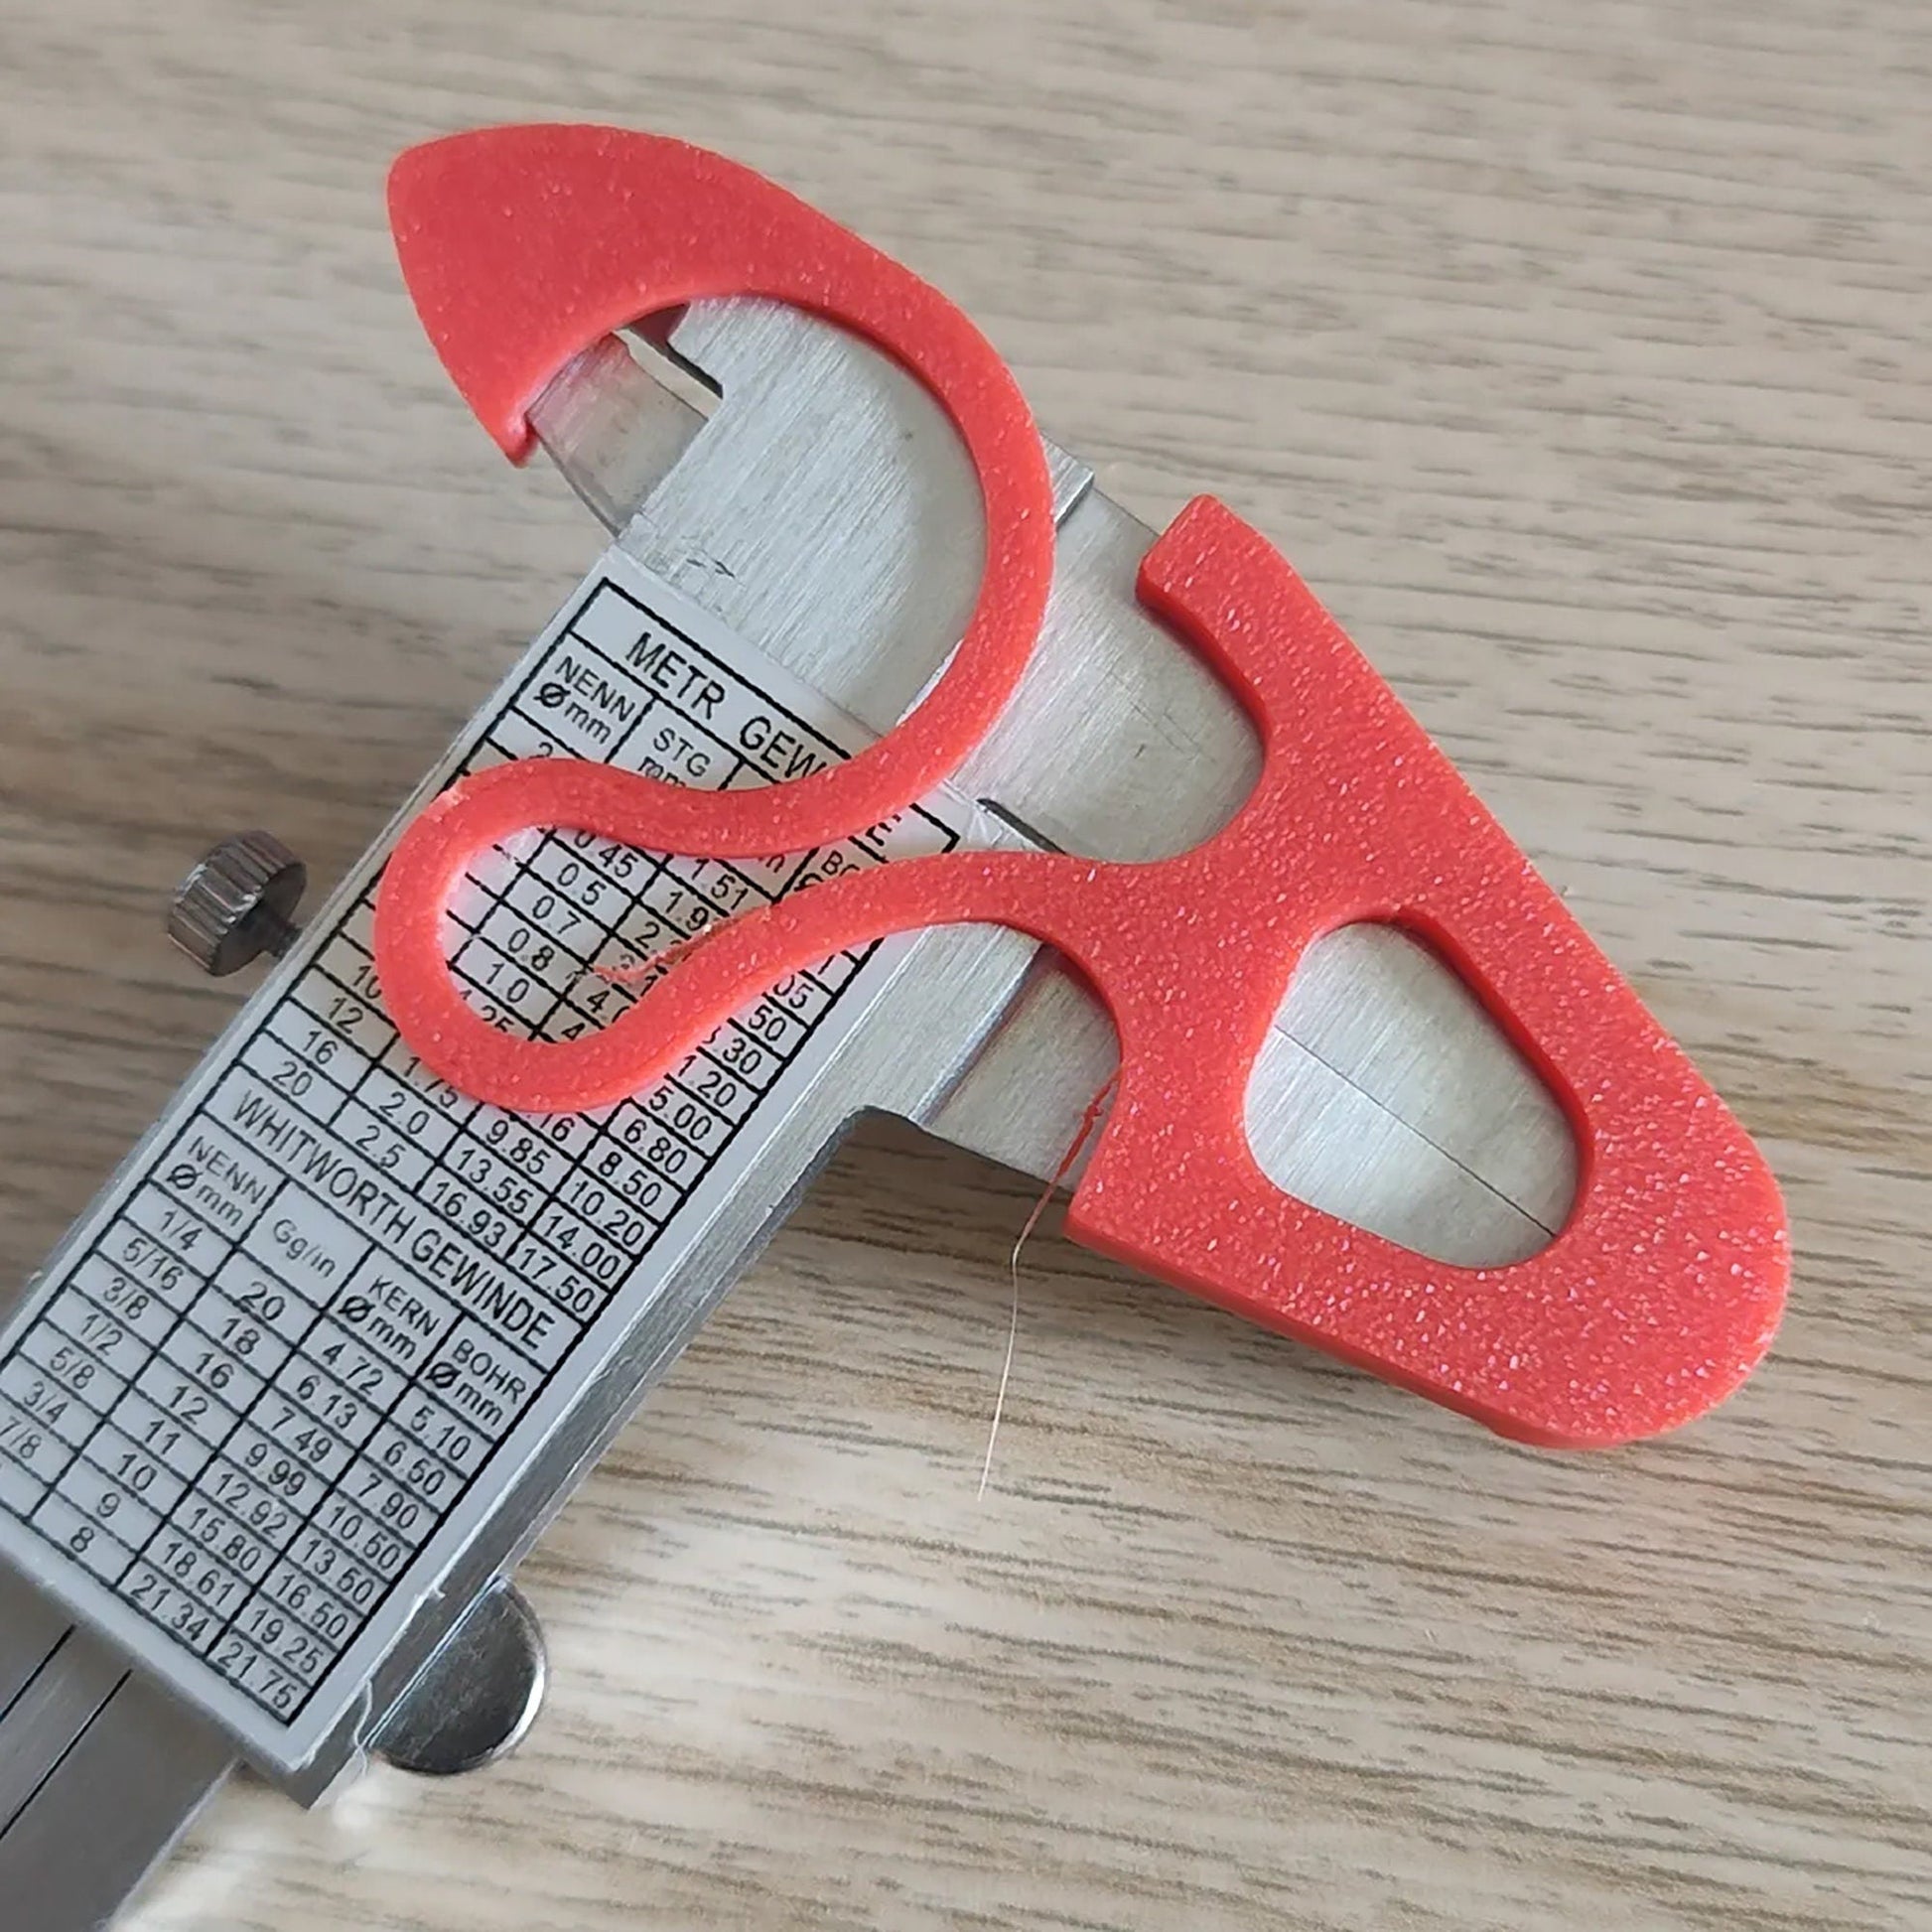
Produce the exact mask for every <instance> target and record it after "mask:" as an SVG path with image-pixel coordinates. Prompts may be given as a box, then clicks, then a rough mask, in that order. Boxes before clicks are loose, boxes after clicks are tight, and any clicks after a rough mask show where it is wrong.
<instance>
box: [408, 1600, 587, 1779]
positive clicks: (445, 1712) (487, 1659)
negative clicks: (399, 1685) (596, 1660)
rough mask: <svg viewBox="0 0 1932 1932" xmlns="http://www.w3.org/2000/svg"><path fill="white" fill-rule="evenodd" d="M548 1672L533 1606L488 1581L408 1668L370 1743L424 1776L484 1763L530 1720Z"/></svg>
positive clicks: (519, 1738)
mask: <svg viewBox="0 0 1932 1932" xmlns="http://www.w3.org/2000/svg"><path fill="white" fill-rule="evenodd" d="M549 1674H550V1663H549V1659H548V1657H547V1655H546V1654H545V1651H544V1647H543V1630H542V1627H541V1626H540V1625H539V1624H538V1622H537V1619H536V1612H535V1611H534V1610H532V1609H531V1608H530V1606H529V1604H528V1603H526V1602H525V1601H524V1600H523V1597H522V1595H521V1594H520V1593H519V1592H518V1591H517V1590H516V1588H515V1587H513V1586H511V1585H509V1584H506V1583H499V1584H496V1585H494V1586H493V1587H491V1588H489V1589H488V1590H485V1591H484V1593H483V1595H482V1596H480V1597H478V1598H477V1601H476V1603H475V1604H474V1605H473V1606H472V1607H471V1611H470V1614H469V1615H468V1616H466V1617H465V1618H464V1619H463V1621H462V1622H461V1623H459V1624H458V1625H457V1627H456V1628H455V1629H454V1630H452V1631H451V1632H450V1634H449V1635H448V1636H447V1637H445V1638H444V1640H443V1642H442V1643H441V1644H440V1645H439V1646H438V1647H437V1650H436V1653H435V1655H434V1656H432V1657H431V1658H430V1660H429V1662H428V1663H427V1664H425V1665H424V1666H423V1668H422V1669H421V1670H420V1671H418V1672H417V1673H416V1678H415V1681H414V1682H413V1683H412V1684H411V1685H410V1687H409V1689H408V1690H406V1691H405V1692H404V1693H403V1694H402V1697H401V1699H400V1701H399V1702H398V1703H397V1705H396V1707H395V1709H394V1710H393V1711H391V1712H390V1713H389V1715H388V1717H387V1718H385V1719H384V1720H383V1722H382V1726H381V1728H380V1729H379V1730H377V1732H376V1733H375V1737H374V1740H373V1741H374V1748H375V1750H376V1751H377V1753H378V1754H379V1755H381V1756H383V1757H386V1758H387V1759H388V1760H389V1762H390V1763H391V1764H393V1765H395V1766H396V1767H397V1769H398V1770H403V1771H416V1772H419V1773H421V1774H422V1775H424V1776H426V1777H451V1776H454V1775H455V1774H456V1773H457V1772H459V1771H475V1770H478V1769H480V1768H481V1767H482V1766H483V1765H485V1764H492V1763H494V1762H495V1760H496V1759H497V1758H499V1757H501V1756H502V1755H503V1753H504V1752H505V1751H507V1750H510V1749H512V1748H513V1747H514V1746H515V1745H517V1744H518V1743H520V1742H521V1741H522V1739H523V1734H524V1733H525V1732H526V1731H527V1730H528V1729H529V1728H530V1725H532V1724H533V1723H534V1722H535V1720H536V1715H537V1709H538V1707H539V1706H540V1705H541V1704H542V1703H543V1687H544V1683H545V1681H546V1680H547V1678H548V1677H549Z"/></svg>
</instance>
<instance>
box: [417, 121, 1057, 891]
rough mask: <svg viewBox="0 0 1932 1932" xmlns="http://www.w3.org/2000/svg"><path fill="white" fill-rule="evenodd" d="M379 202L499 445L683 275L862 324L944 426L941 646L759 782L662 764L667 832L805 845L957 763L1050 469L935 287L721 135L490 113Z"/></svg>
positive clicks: (520, 440) (665, 303) (875, 813)
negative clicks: (958, 513)
mask: <svg viewBox="0 0 1932 1932" xmlns="http://www.w3.org/2000/svg"><path fill="white" fill-rule="evenodd" d="M389 220H390V225H391V227H392V228H393V230H394V232H395V238H396V253H397V256H398V258H399V259H400V261H401V263H402V271H403V279H404V280H405V281H406V282H407V283H408V285H409V293H410V296H411V298H412V299H413V300H414V302H415V304H416V310H417V313H418V314H419V315H420V316H421V317H422V320H423V327H424V328H425V329H426V330H427V331H428V332H429V338H430V341H431V342H432V343H433V344H434V345H435V346H436V351H437V353H438V354H439V355H440V356H441V357H442V358H443V365H444V367H445V368H447V369H448V370H449V372H450V374H451V376H452V378H453V379H454V380H455V382H456V385H457V387H458V389H459V390H461V391H462V393H463V396H464V398H465V400H466V401H468V402H469V404H470V406H471V408H473V409H474V410H475V411H476V412H477V415H478V417H479V418H480V420H481V421H482V423H483V427H484V428H485V429H486V430H488V431H489V433H490V435H491V436H493V437H494V438H495V439H496V441H497V443H498V444H499V445H500V446H501V448H502V449H503V450H504V452H505V453H506V454H507V455H509V456H510V457H511V458H512V459H513V460H515V461H518V462H521V461H522V459H523V458H524V457H525V456H526V455H527V454H528V453H529V450H530V447H531V433H530V426H529V423H528V421H527V419H526V415H525V412H526V411H527V410H528V408H529V406H530V404H531V402H532V401H534V400H535V398H536V397H537V395H538V394H539V393H541V391H542V389H543V387H544V385H545V384H546V383H547V382H549V381H550V379H551V378H552V377H553V376H554V375H556V373H557V372H558V371H559V370H560V369H561V368H562V367H563V366H564V364H565V363H566V362H568V361H569V360H570V359H571V357H572V356H574V355H576V354H578V353H580V352H581V351H582V350H584V349H586V348H588V347H589V346H590V345H592V344H593V343H595V342H596V341H597V340H598V339H599V338H600V337H602V336H605V335H608V334H609V333H610V332H611V331H612V330H615V329H621V328H623V327H625V326H626V325H628V324H630V323H633V322H637V321H640V320H641V319H643V318H644V317H646V316H652V315H657V314H661V313H662V312H663V311H665V310H667V309H674V308H677V307H679V306H681V305H682V304H684V303H688V302H693V301H696V300H698V299H699V298H700V297H703V296H724V295H755V296H767V297H770V298H772V299H774V300H777V301H781V302H790V303H794V304H796V305H797V306H798V307H800V308H804V309H809V310H811V311H813V312H814V313H816V314H819V315H823V316H828V317H830V318H831V319H832V320H833V321H834V322H838V323H841V324H843V325H844V326H845V327H846V328H848V329H851V330H853V331H855V332H856V333H857V334H859V335H861V336H864V337H865V338H867V340H868V341H870V342H873V343H875V344H877V345H879V346H880V347H881V348H883V349H885V350H887V352H888V353H890V354H892V355H894V356H896V357H897V359H898V360H899V361H900V362H902V363H903V364H904V365H905V367H906V368H907V369H909V370H910V371H911V372H912V374H914V375H915V376H917V377H918V378H919V380H920V381H921V382H922V383H924V384H925V386H926V388H927V389H929V390H930V391H931V393H932V395H933V397H934V399H935V400H936V401H937V402H938V404H939V405H940V407H941V408H942V409H943V410H944V411H945V412H946V415H947V416H948V418H949V419H950V420H951V422H952V424H953V427H954V428H955V429H956V430H957V431H958V432H959V436H960V440H961V441H962V442H963V443H964V444H965V446H966V452H967V455H968V456H969V457H970V458H971V459H972V463H973V468H974V469H975V471H976V472H977V473H978V476H979V484H980V493H981V497H982V500H983V503H984V506H985V512H986V561H985V566H984V570H983V574H982V578H981V583H980V590H979V596H978V598H977V600H976V601H975V603H974V606H973V611H972V615H971V617H970V618H969V619H968V620H967V624H966V630H965V634H964V635H963V636H962V637H961V639H960V642H959V647H958V649H957V650H956V651H955V652H954V653H953V656H952V660H951V662H950V663H948V664H947V666H946V668H945V670H944V672H943V673H942V675H941V676H940V677H939V679H938V680H937V682H936V683H934V685H933V686H932V688H931V689H930V690H929V691H928V692H927V693H926V695H925V696H924V698H922V699H921V700H920V702H919V703H918V705H917V706H916V707H915V708H914V709H913V710H912V711H911V712H910V713H909V714H908V715H907V716H906V718H905V719H904V720H903V721H902V722H901V723H900V724H899V726H898V728H897V730H896V731H894V732H892V733H891V734H890V735H889V736H887V737H885V738H882V739H881V740H880V741H879V742H878V743H877V744H876V745H873V746H871V747H869V748H868V749H867V750H866V751H864V752H862V753H861V754H860V755H859V756H858V757H857V758H855V759H850V760H848V761H847V762H846V763H844V764H841V765H835V766H832V767H830V768H828V769H826V770H823V771H819V772H816V773H814V774H813V775H812V776H810V777H806V778H798V779H795V780H793V781H791V782H790V783H787V784H782V785H774V786H771V787H768V788H767V789H765V790H762V791H757V792H751V791H734V792H718V793H712V792H698V791H690V790H685V789H682V788H680V787H677V786H673V785H668V784H667V785H664V786H663V787H662V790H663V792H664V796H663V797H662V798H661V799H660V800H659V801H658V809H659V811H660V813H661V816H662V820H663V823H664V824H665V825H666V826H667V827H671V828H675V829H674V832H673V836H672V841H671V842H672V844H673V846H674V847H675V849H676V850H678V851H698V850H700V849H702V850H703V851H705V852H708V853H711V854H713V855H715V856H717V857H719V858H729V857H744V856H748V855H751V854H756V853H764V852H793V851H803V850H805V849H806V848H808V847H810V846H814V845H823V844H827V843H829V842H830V841H832V840H834V839H839V838H843V837H844V836H845V835H846V834H847V833H849V832H851V831H853V830H855V829H856V828H858V827H860V826H864V825H876V824H877V823H879V821H880V820H881V819H885V818H890V817H891V816H892V814H893V813H894V812H896V811H897V810H898V809H899V807H900V806H902V805H904V804H906V803H907V802H909V801H910V800H911V799H913V798H917V797H919V796H921V795H922V794H924V793H925V792H927V791H930V790H931V789H932V787H933V786H934V785H936V784H939V783H941V782H942V781H943V780H944V779H946V778H947V777H949V776H951V774H952V773H953V772H954V771H955V770H957V769H958V767H959V765H960V764H961V763H963V762H964V760H965V759H966V756H967V754H968V753H969V752H970V751H971V750H972V749H973V747H974V746H975V745H976V744H978V743H979V741H980V740H981V739H982V738H983V737H984V736H985V735H986V733H987V731H988V730H989V729H990V727H991V726H992V723H993V721H994V719H995V718H997V717H998V716H999V714H1000V711H1001V709H1002V707H1003V706H1004V705H1005V703H1006V701H1007V699H1008V698H1009V697H1010V696H1011V695H1012V692H1013V687H1014V686H1015V684H1017V683H1018V682H1019V679H1020V674H1021V672H1022V671H1023V670H1024V669H1025V668H1026V664H1027V658H1028V655H1029V653H1030V652H1031V651H1032V649H1033V644H1034V638H1035V635H1036V634H1037V632H1038V629H1039V620H1040V616H1041V614H1042V612H1043V611H1044V610H1045V608H1046V592H1047V587H1048V584H1049V583H1050V581H1051V578H1052V570H1053V507H1052V488H1051V484H1050V483H1049V480H1048V478H1047V473H1046V457H1045V453H1044V452H1043V451H1042V450H1041V448H1040V443H1039V436H1038V433H1037V432H1036V431H1035V428H1034V421H1033V416H1032V414H1031V412H1030V411H1029V410H1028V408H1027V403H1026V398H1025V397H1024V396H1022V394H1021V393H1020V388H1019V385H1018V384H1017V383H1016V382H1015V381H1014V379H1013V376H1012V373H1011V372H1010V371H1009V370H1008V368H1007V365H1006V363H1005V362H1004V361H1002V360H1001V358H1000V355H999V352H998V351H997V350H996V349H995V348H994V347H993V345H991V344H990V343H989V342H988V341H987V340H986V338H985V337H984V336H982V335H981V334H980V332H979V331H978V330H977V329H975V328H974V327H973V325H972V323H971V322H969V321H968V320H967V318H966V317H965V316H964V315H963V314H961V312H960V311H959V310H958V309H957V308H955V307H954V306H953V304H952V303H950V302H948V301H947V300H946V298H945V297H944V296H943V295H941V294H940V293H939V292H938V291H937V290H936V289H934V288H932V287H930V286H929V285H928V284H926V283H924V282H922V281H920V280H919V278H918V277H917V276H916V275H914V274H913V273H912V272H911V271H910V270H909V269H906V268H902V267H900V266H899V264H898V263H897V262H896V261H894V260H893V259H892V257H891V256H890V255H882V254H881V253H880V252H879V250H878V249H877V248H874V247H872V246H871V245H870V244H869V243H867V242H864V241H861V240H860V239H859V237H858V236H857V235H855V234H853V233H851V232H850V230H848V229H845V228H842V227H840V226H839V224H838V223H837V222H836V221H833V220H830V219H829V218H828V217H827V216H825V215H823V214H821V213H819V211H818V210H817V209H816V208H814V207H808V206H807V205H806V204H805V203H803V202H801V201H799V200H798V198H797V197H796V196H795V195H788V194H786V193H785V191H784V190H783V189H782V188H779V187H776V186H775V185H774V184H773V183H771V182H768V181H766V180H765V179H764V178H763V177H762V176H761V175H756V174H754V173H753V172H752V171H751V169H749V168H743V167H740V166H739V165H738V163H737V162H735V161H727V160H725V159H724V157H723V156H722V155H715V154H708V153H706V152H705V150H704V149H702V148H694V147H690V146H687V145H686V144H685V143H684V142H682V141H671V140H666V139H664V138H663V137H662V136H659V135H651V134H631V133H627V132H625V131H624V130H622V129H621V128H613V127H563V126H548V125H544V126H531V127H490V128H480V129H478V130H476V131H475V132H473V133H469V134H453V135H450V136H448V137H447V138H446V139H444V140H441V141H431V142H428V143H426V144H425V145H424V146H422V147H418V148H411V149H409V150H408V152H406V153H405V154H403V155H401V156H400V157H399V158H398V159H397V161H396V163H395V166H394V167H393V168H392V169H391V170H390V174H389Z"/></svg>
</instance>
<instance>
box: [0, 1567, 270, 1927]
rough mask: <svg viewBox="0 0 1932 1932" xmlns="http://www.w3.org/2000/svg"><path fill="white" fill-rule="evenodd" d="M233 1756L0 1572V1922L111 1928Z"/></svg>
mask: <svg viewBox="0 0 1932 1932" xmlns="http://www.w3.org/2000/svg"><path fill="white" fill-rule="evenodd" d="M233 1758H234V1753H233V1749H232V1747H231V1746H230V1745H229V1744H228V1743H227V1742H226V1741H225V1740H224V1739H223V1738H222V1737H221V1736H220V1734H219V1733H218V1732H217V1731H216V1730H215V1729H214V1728H213V1727H212V1726H211V1725H207V1724H206V1723H204V1722H203V1721H202V1720H201V1719H200V1718H198V1717H196V1716H195V1715H194V1714H193V1713H192V1712H191V1711H189V1710H188V1709H187V1708H186V1707H185V1706H184V1705H182V1704H180V1703H179V1702H178V1701H176V1700H175V1699H172V1698H169V1697H166V1696H164V1695H163V1694H162V1693H161V1692H159V1691H156V1690H155V1689H153V1688H152V1687H151V1686H150V1685H148V1684H146V1683H145V1682H143V1681H142V1680H141V1679H139V1678H136V1677H134V1676H132V1675H131V1674H130V1673H129V1671H128V1668H127V1666H126V1664H125V1663H124V1662H123V1661H122V1660H121V1659H120V1657H119V1656H118V1655H116V1654H115V1653H114V1652H112V1651H110V1650H109V1649H108V1648H107V1646H106V1645H105V1644H103V1643H101V1642H99V1641H98V1640H97V1639H96V1638H94V1637H93V1636H91V1635H90V1634H89V1633H88V1632H87V1631H85V1630H83V1629H80V1628H77V1627H74V1626H71V1625H69V1622H68V1619H67V1618H66V1617H65V1616H63V1615H62V1614H61V1613H60V1612H59V1611H57V1610H56V1609H55V1608H54V1607H53V1606H52V1605H51V1604H50V1603H49V1602H48V1601H47V1599H46V1598H44V1597H42V1596H41V1595H40V1594H39V1593H38V1592H37V1591H35V1590H33V1589H31V1588H30V1587H28V1586H27V1585H25V1584H23V1583H20V1582H18V1581H17V1580H15V1579H14V1578H12V1577H9V1576H7V1575H5V1574H0V1926H6V1927H8V1928H14V1927H18V1928H19V1929H20V1932H95V1928H96V1927H99V1926H102V1925H105V1924H106V1923H107V1921H108V1920H109V1919H110V1918H111V1917H112V1916H113V1914H114V1913H115V1912H116V1911H117V1910H118V1909H119V1908H120V1906H121V1904H122V1903H123V1901H124V1900H125V1899H126V1898H127V1897H128V1895H129V1894H130V1893H131V1892H133V1891H134V1890H135V1889H136V1887H138V1886H139V1884H140V1883H141V1881H142V1879H143V1878H145V1877H146V1876H147V1874H148V1872H149V1871H150V1870H151V1869H152V1868H153V1867H154V1865H155V1864H156V1863H158V1862H159V1861H160V1860H161V1859H162V1858H163V1857H164V1856H165V1855H166V1854H167V1851H168V1848H169V1847H170V1846H171V1845H173V1843H174V1842H175V1840H176V1839H177V1838H178V1837H179V1836H180V1835H181V1833H182V1832H183V1831H184V1830H185V1829H186V1827H187V1825H188V1823H189V1821H190V1820H191V1819H192V1818H193V1817H194V1816H195V1814H196V1812H198V1811H199V1810H200V1809H201V1807H202V1805H203V1804H204V1803H205V1802H206V1801H207V1798H208V1796H209V1795H210V1793H212V1792H213V1790H214V1789H215V1787H216V1786H217V1785H218V1784H219V1783H220V1782H221V1780H222V1779H223V1778H224V1777H225V1776H226V1775H227V1773H228V1770H229V1768H230V1766H231V1765H232V1763H233Z"/></svg>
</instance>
